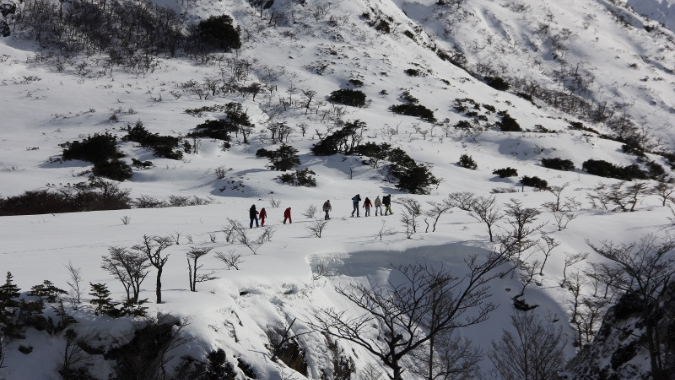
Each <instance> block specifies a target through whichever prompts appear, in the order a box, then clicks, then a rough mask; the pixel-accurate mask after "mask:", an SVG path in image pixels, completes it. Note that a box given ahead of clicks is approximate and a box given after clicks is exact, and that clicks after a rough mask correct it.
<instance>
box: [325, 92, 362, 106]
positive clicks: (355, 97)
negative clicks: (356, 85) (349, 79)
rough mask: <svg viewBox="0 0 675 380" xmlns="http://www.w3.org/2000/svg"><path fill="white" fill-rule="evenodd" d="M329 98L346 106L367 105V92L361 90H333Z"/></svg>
mask: <svg viewBox="0 0 675 380" xmlns="http://www.w3.org/2000/svg"><path fill="white" fill-rule="evenodd" d="M328 100H329V101H330V102H333V103H337V104H344V105H346V106H351V107H363V106H365V105H366V94H364V93H363V91H361V90H352V89H340V90H336V91H333V92H331V93H330V96H329V97H328Z"/></svg>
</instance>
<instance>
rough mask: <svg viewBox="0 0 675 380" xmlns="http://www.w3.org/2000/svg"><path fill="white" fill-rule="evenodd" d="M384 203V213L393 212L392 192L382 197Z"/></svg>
mask: <svg viewBox="0 0 675 380" xmlns="http://www.w3.org/2000/svg"><path fill="white" fill-rule="evenodd" d="M382 205H384V215H389V214H393V212H391V194H389V195H385V196H383V197H382Z"/></svg>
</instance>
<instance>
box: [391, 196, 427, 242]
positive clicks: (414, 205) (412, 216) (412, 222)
mask: <svg viewBox="0 0 675 380" xmlns="http://www.w3.org/2000/svg"><path fill="white" fill-rule="evenodd" d="M396 203H398V204H400V205H402V206H403V212H401V219H400V221H401V223H403V226H404V227H405V233H406V236H407V237H408V239H410V238H411V236H412V235H413V234H415V233H416V232H417V227H418V225H419V224H418V222H417V218H419V217H420V215H422V205H420V203H419V202H418V201H416V200H414V199H412V198H402V199H400V200H398V201H396Z"/></svg>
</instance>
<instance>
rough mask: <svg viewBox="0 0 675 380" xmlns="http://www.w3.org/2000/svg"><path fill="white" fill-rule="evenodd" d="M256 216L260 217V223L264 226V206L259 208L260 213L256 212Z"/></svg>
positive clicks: (265, 212) (265, 214) (265, 215)
mask: <svg viewBox="0 0 675 380" xmlns="http://www.w3.org/2000/svg"><path fill="white" fill-rule="evenodd" d="M258 216H259V217H260V225H261V226H264V225H265V218H267V211H265V208H264V207H263V208H262V209H261V210H260V214H258Z"/></svg>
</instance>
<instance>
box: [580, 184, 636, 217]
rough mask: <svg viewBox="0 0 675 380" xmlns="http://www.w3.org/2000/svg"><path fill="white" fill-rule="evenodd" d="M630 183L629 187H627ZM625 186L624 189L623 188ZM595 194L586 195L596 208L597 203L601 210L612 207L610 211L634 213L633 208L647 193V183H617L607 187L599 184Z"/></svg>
mask: <svg viewBox="0 0 675 380" xmlns="http://www.w3.org/2000/svg"><path fill="white" fill-rule="evenodd" d="M628 183H631V184H630V185H627V184H628ZM624 186H625V187H624ZM594 190H595V194H588V197H589V199H590V200H591V202H593V204H594V207H597V202H599V203H600V205H602V207H603V209H605V210H608V209H610V207H611V206H614V208H613V209H611V210H612V211H618V210H620V211H623V212H628V211H631V212H633V211H635V206H636V205H637V204H638V203H639V201H640V200H641V197H642V196H644V195H645V194H647V193H648V188H647V183H646V182H643V181H635V182H627V181H624V182H618V183H614V184H611V185H609V186H607V185H604V184H601V185H600V186H598V187H596V188H595V189H594Z"/></svg>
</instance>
